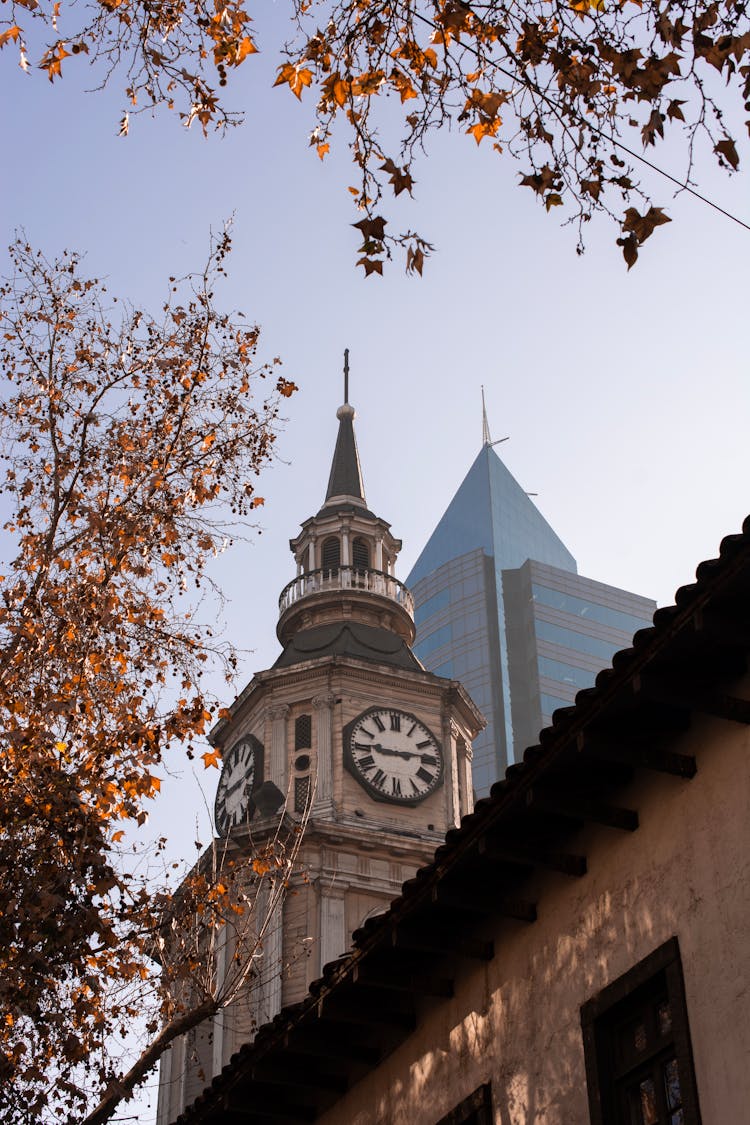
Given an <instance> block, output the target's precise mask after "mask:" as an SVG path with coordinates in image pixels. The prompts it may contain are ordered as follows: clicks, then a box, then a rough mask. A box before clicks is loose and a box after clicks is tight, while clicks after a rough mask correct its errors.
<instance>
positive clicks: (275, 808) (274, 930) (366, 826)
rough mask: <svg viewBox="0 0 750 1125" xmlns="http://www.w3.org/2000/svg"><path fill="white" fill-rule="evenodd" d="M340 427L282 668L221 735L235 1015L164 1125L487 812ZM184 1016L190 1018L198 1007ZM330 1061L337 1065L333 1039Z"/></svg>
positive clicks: (197, 1043) (228, 955) (285, 615)
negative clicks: (290, 861) (288, 859)
mask: <svg viewBox="0 0 750 1125" xmlns="http://www.w3.org/2000/svg"><path fill="white" fill-rule="evenodd" d="M337 417H338V421H339V428H338V436H337V441H336V447H335V452H334V455H333V462H332V466H331V472H330V477H329V482H328V489H327V492H326V497H325V501H324V503H323V506H322V507H321V508H320V510H319V511H318V512H317V513H316V514H315V515H314V516H311V517H310V518H309V519H307V520H305V522H304V523H303V524H302V528H301V531H300V533H299V534H298V535H297V537H296V538H295V539H293V540H292V541H291V542H290V548H291V551H292V553H293V556H294V562H295V565H296V574H295V575H294V577H292V579H291V581H290V582H289V583H288V584H287V585H286V586H285V588H284V589H283V591H282V592H281V596H280V598H279V620H278V626H277V635H278V638H279V641H280V642H281V645H282V651H281V653H280V655H279V657H278V659H277V660H276V662H275V663H274V665H273V667H272V668H269V669H267V670H266V671H263V672H258V673H257V674H256V675H255V676H254V677H253V679H252V680H251V681H250V683H249V684H248V685H247V687H246V688H245V689H244V691H243V692H242V693H241V694H240V696H239V697H238V698H237V699H236V700H235V701H234V703H233V704H232V705H231V707H230V708H229V714H228V715H227V716H226V717H225V718H224V719H222V720H221V721H220V722H219V723H218V724H217V726H216V727H215V728H214V730H213V731H212V732H211V742H212V745H213V746H214V747H216V748H218V749H219V750H220V751H221V756H222V759H223V769H222V774H221V778H220V780H219V786H218V791H217V798H216V810H215V826H216V836H217V837H218V840H217V841H216V842H215V844H214V845H213V846H212V847H211V848H209V849H208V851H207V852H206V853H205V854H204V856H203V857H202V859H201V864H202V865H203V867H208V866H210V864H211V863H214V862H215V856H216V855H217V853H218V854H219V855H226V856H229V857H230V859H231V864H232V868H231V871H232V878H233V880H234V881H235V884H236V882H237V880H240V883H239V885H240V890H241V898H240V903H239V905H240V906H241V907H242V909H241V910H240V913H239V915H238V917H235V916H234V914H233V911H232V908H231V907H230V908H229V909H227V910H226V911H225V915H226V921H225V923H224V924H222V926H221V927H220V928H219V931H218V933H219V935H220V936H219V937H218V938H217V937H216V936H215V934H207V935H206V939H205V941H203V940H201V943H200V951H199V953H198V954H197V955H196V958H195V960H196V962H199V963H200V964H201V966H204V965H206V964H208V966H209V968H211V972H210V974H209V976H210V991H211V994H212V996H213V995H218V994H222V995H224V996H226V997H229V998H230V999H229V1000H228V1002H227V1003H226V1005H225V1006H224V1007H223V1008H222V1009H221V1010H219V1011H217V1012H216V1013H215V1014H214V1015H213V1017H212V1018H209V1019H205V1020H203V1022H202V1023H201V1025H200V1026H198V1027H196V1028H193V1029H192V1030H191V1031H190V1032H188V1033H186V1034H183V1035H181V1036H180V1037H179V1039H177V1040H176V1041H175V1042H174V1044H173V1045H172V1046H171V1047H170V1049H169V1051H168V1052H167V1053H166V1054H165V1056H164V1058H163V1060H162V1065H161V1074H160V1086H159V1108H158V1117H157V1120H158V1123H159V1125H167V1123H168V1122H171V1121H172V1120H174V1118H175V1117H177V1116H178V1115H179V1114H180V1112H181V1111H182V1110H183V1108H184V1107H185V1106H186V1105H188V1104H189V1103H190V1102H192V1101H193V1099H194V1098H196V1097H197V1096H198V1094H199V1093H200V1092H201V1090H202V1089H203V1087H204V1086H205V1085H206V1082H207V1081H210V1079H211V1077H212V1076H214V1075H218V1074H219V1073H220V1072H221V1070H222V1068H223V1067H224V1066H225V1064H226V1063H227V1062H228V1061H229V1059H230V1058H231V1057H232V1055H233V1054H234V1052H235V1051H237V1050H239V1049H240V1048H241V1047H242V1046H243V1044H245V1043H246V1042H248V1041H251V1040H252V1038H253V1036H254V1034H255V1031H256V1030H257V1028H258V1027H260V1026H262V1025H263V1024H265V1023H267V1022H268V1021H271V1020H273V1019H274V1017H275V1016H276V1015H277V1014H278V1012H279V1010H280V1009H281V1008H282V1006H286V1005H289V1004H294V1003H296V1002H298V1001H300V1000H301V999H302V998H303V997H304V996H305V995H306V993H307V991H308V989H309V987H310V985H311V984H312V982H313V981H315V980H316V979H317V978H318V977H319V976H320V974H321V973H322V971H323V969H324V967H325V965H326V964H328V963H329V962H331V961H334V960H335V959H336V958H337V957H339V956H341V955H342V954H343V953H344V952H345V951H346V949H347V948H348V947H349V945H350V944H351V940H352V935H353V934H354V932H355V931H356V930H357V929H359V928H360V927H361V926H362V924H363V923H364V921H365V919H366V918H368V917H371V916H373V915H376V914H378V913H381V912H382V911H384V910H386V909H387V907H388V904H389V903H390V901H391V899H392V898H393V897H394V896H395V895H396V894H398V892H399V891H400V889H401V887H402V885H403V884H404V882H405V881H406V880H409V879H411V878H413V876H414V875H415V873H416V871H417V870H418V869H419V868H420V867H421V866H423V865H424V864H425V863H426V862H427V861H428V860H429V858H430V856H431V855H432V852H433V851H434V849H435V847H436V846H437V845H438V843H439V842H440V841H441V840H442V839H443V838H444V836H445V833H446V831H447V830H449V829H450V828H457V826H458V825H459V824H460V822H461V820H462V818H463V817H464V816H466V815H467V814H468V813H469V812H470V810H471V808H472V805H473V795H472V776H471V753H472V750H471V747H472V741H473V739H474V738H475V736H476V734H477V733H478V731H479V730H480V729H481V726H482V723H483V720H482V716H481V714H480V713H479V711H478V710H477V708H476V707H475V706H474V704H473V703H472V701H471V699H470V698H469V697H468V695H467V694H466V692H465V691H464V690H463V688H462V687H461V685H460V684H458V683H456V682H455V681H453V680H450V679H445V678H441V677H439V676H436V675H434V674H433V673H431V672H428V671H425V669H424V668H423V667H422V665H421V664H420V662H419V661H418V660H417V659H416V657H415V656H414V654H413V652H412V650H411V644H412V642H413V640H414V631H415V627H414V619H413V605H412V599H411V595H410V594H409V592H408V590H407V589H406V587H405V586H404V585H403V583H402V582H400V581H399V580H398V578H396V576H395V574H394V565H395V562H396V558H397V556H398V553H399V551H400V549H401V541H400V540H399V539H396V538H395V537H394V536H393V534H392V533H391V530H390V525H389V524H388V523H387V522H386V521H385V520H384V519H382V518H380V517H379V516H377V515H375V513H373V512H372V511H371V510H370V509H369V508H368V506H367V502H366V499H365V493H364V488H363V484H362V474H361V471H360V465H359V457H358V454H357V446H356V441H355V436H354V426H353V420H354V410H353V408H352V407H351V406H350V405H349V403H348V401H347V402H345V403H344V405H343V406H341V407H340V408H339V410H338V413H337ZM279 839H281V840H282V841H283V842H284V846H285V848H287V850H288V849H290V848H292V847H298V859H297V862H296V863H295V866H294V868H293V870H292V872H291V874H290V875H289V876H288V877H287V875H286V874H285V873H284V870H283V868H282V869H281V877H280V878H276V879H274V871H275V870H276V868H275V866H274V860H273V859H272V860H269V859H263V858H261V859H260V860H259V859H258V857H259V856H260V857H263V856H265V855H266V854H267V853H268V849H269V848H270V849H271V852H272V855H273V857H275V856H276V853H275V852H274V851H273V847H274V841H276V840H279ZM295 841H297V842H298V843H295ZM287 842H288V843H287ZM285 854H286V853H285ZM243 873H246V875H245V874H243ZM224 882H228V880H224V881H223V882H222V886H223V891H222V893H225V892H226V886H224ZM179 897H180V896H179V895H178V896H177V898H178V899H179ZM246 902H252V903H253V905H252V909H250V908H248V907H246V906H245V905H244V903H246ZM178 932H179V930H178ZM167 954H169V950H167ZM165 956H166V954H165ZM214 963H215V967H214ZM248 964H249V965H250V966H251V971H250V972H248V971H247V966H248ZM162 968H163V969H164V964H163V965H162ZM243 974H244V976H243ZM174 975H175V976H176V977H177V979H178V980H182V979H183V978H180V977H179V976H177V974H176V973H175V974H174ZM195 979H196V978H195V975H194V976H193V977H192V978H191V983H192V985H193V990H194V992H195ZM181 987H182V988H183V990H185V989H186V988H187V985H185V984H182V985H181ZM204 998H205V997H202V996H201V995H198V996H197V999H198V1000H200V999H204ZM177 1000H179V1002H180V1003H181V1004H182V1005H183V1006H186V1007H187V1008H188V1009H189V1008H190V1005H191V1004H193V1006H195V1002H196V997H195V996H194V995H191V994H190V993H189V992H188V993H187V995H186V996H184V997H183V995H182V994H180V996H179V997H176V1002H177ZM318 1048H319V1049H321V1050H322V1051H323V1053H325V1034H323V1035H322V1036H320V1037H319V1043H318ZM289 1077H290V1075H289V1074H285V1075H284V1076H282V1080H281V1084H282V1085H284V1083H285V1082H286V1081H287V1080H288V1079H289ZM252 1109H253V1113H254V1114H258V1115H259V1116H258V1120H261V1119H262V1120H263V1121H265V1120H266V1115H267V1114H269V1115H271V1116H273V1109H274V1093H273V1090H272V1089H270V1088H267V1089H266V1090H265V1091H264V1092H262V1093H261V1092H258V1093H257V1096H256V1098H255V1100H254V1104H253V1107H252ZM230 1116H231V1115H230ZM255 1119H256V1118H255V1117H254V1116H253V1115H251V1116H250V1118H249V1120H255Z"/></svg>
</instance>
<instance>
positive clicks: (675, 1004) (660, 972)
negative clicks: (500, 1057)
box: [581, 937, 701, 1125]
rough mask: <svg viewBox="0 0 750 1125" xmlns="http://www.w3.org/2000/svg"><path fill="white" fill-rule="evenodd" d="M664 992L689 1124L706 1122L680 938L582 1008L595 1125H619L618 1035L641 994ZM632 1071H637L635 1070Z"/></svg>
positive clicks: (591, 1113)
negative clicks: (615, 1046)
mask: <svg viewBox="0 0 750 1125" xmlns="http://www.w3.org/2000/svg"><path fill="white" fill-rule="evenodd" d="M659 991H662V992H663V993H664V994H665V995H666V997H667V999H668V1001H669V1004H670V1008H671V1018H672V1028H671V1040H670V1043H671V1044H673V1046H674V1054H675V1057H676V1059H677V1067H678V1073H679V1079H680V1088H681V1090H682V1098H683V1103H682V1108H683V1111H684V1123H685V1125H701V1115H700V1106H699V1103H698V1087H697V1084H696V1081H695V1067H694V1064H693V1051H692V1046H691V1042H690V1027H689V1023H688V1012H687V1003H686V999H685V982H684V978H683V975H682V961H681V959H680V948H679V943H678V941H677V938H676V937H673V938H670V940H669V941H667V942H665V943H664V945H661V946H659V948H658V949H655V950H654V952H653V953H651V954H649V956H648V957H646V958H644V960H643V961H640V962H639V963H638V964H637V965H635V966H634V967H633V968H632V969H630V970H629V971H628V972H626V973H624V974H623V975H622V976H621V977H618V979H617V980H615V981H613V982H612V984H610V985H607V987H606V988H603V989H602V991H601V992H599V993H598V994H597V995H596V996H594V997H593V998H592V999H591V1000H588V1001H587V1002H586V1003H585V1004H584V1005H583V1006H582V1007H581V1028H582V1031H583V1048H584V1058H585V1063H586V1086H587V1090H588V1098H589V1116H590V1120H591V1125H619V1121H620V1120H621V1116H620V1113H621V1111H620V1109H619V1108H618V1106H617V1104H616V1094H615V1064H614V1061H613V1035H614V1033H615V1030H616V1029H617V1027H618V1026H620V1024H621V1022H622V1020H623V1018H625V1017H626V1016H627V1013H628V1011H629V1008H630V1007H631V1005H632V1004H633V1001H634V1000H635V1001H636V1002H637V998H638V996H639V995H640V996H641V997H643V998H645V997H647V996H649V994H650V993H652V994H653V995H654V997H655V996H656V995H657V993H658V992H659ZM629 1073H633V1074H635V1073H636V1068H635V1067H633V1068H632V1071H630V1072H629Z"/></svg>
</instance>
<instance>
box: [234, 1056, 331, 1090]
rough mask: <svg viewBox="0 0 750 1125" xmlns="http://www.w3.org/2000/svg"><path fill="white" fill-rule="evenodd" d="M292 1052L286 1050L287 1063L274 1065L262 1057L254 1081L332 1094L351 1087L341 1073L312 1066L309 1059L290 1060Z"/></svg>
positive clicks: (255, 1067)
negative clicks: (333, 1072)
mask: <svg viewBox="0 0 750 1125" xmlns="http://www.w3.org/2000/svg"><path fill="white" fill-rule="evenodd" d="M291 1054H293V1052H291V1051H290V1052H285V1056H284V1057H285V1059H286V1064H285V1065H280V1064H278V1063H277V1064H275V1065H274V1064H273V1063H272V1062H271V1061H270V1060H269V1059H262V1060H261V1061H260V1062H259V1063H258V1065H257V1066H254V1067H253V1069H252V1072H251V1074H252V1079H253V1082H254V1083H261V1084H263V1085H269V1086H285V1087H290V1086H291V1087H294V1088H295V1089H296V1088H301V1089H303V1090H321V1091H323V1092H325V1093H332V1094H345V1093H346V1091H347V1090H348V1089H349V1086H350V1082H349V1079H348V1078H345V1077H344V1076H343V1075H341V1074H332V1073H331V1072H330V1071H329V1070H328V1071H327V1070H324V1069H321V1068H320V1067H319V1066H314V1067H313V1066H310V1064H309V1062H308V1061H306V1060H304V1059H302V1058H299V1057H298V1058H297V1059H296V1060H294V1061H293V1062H290V1060H289V1056H290V1055H291Z"/></svg>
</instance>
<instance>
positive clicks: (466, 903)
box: [431, 883, 536, 922]
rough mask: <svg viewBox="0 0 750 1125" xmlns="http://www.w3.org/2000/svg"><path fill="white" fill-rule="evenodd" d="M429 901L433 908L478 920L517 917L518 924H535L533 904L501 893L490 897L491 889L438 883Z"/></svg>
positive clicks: (471, 885)
mask: <svg viewBox="0 0 750 1125" xmlns="http://www.w3.org/2000/svg"><path fill="white" fill-rule="evenodd" d="M431 897H432V902H433V904H434V905H435V906H439V907H445V908H446V909H447V910H456V911H458V912H460V913H462V914H474V915H479V916H480V917H492V916H493V915H494V916H495V917H501V918H516V919H517V920H518V921H520V922H536V904H535V903H533V902H525V901H524V900H522V899H517V898H510V897H508V896H506V895H503V894H497V893H495V894H493V893H492V888H490V887H486V886H482V887H477V886H476V885H474V884H471V883H467V884H464V885H455V886H452V887H447V886H446V885H445V884H444V883H438V884H437V886H435V887H433V888H432V896H431Z"/></svg>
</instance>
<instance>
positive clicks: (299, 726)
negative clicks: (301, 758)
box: [294, 715, 312, 750]
mask: <svg viewBox="0 0 750 1125" xmlns="http://www.w3.org/2000/svg"><path fill="white" fill-rule="evenodd" d="M311 736H312V717H311V716H310V715H300V716H299V717H298V718H297V719H296V720H295V723H294V749H295V750H309V749H310V747H311V746H312V737H311Z"/></svg>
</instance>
